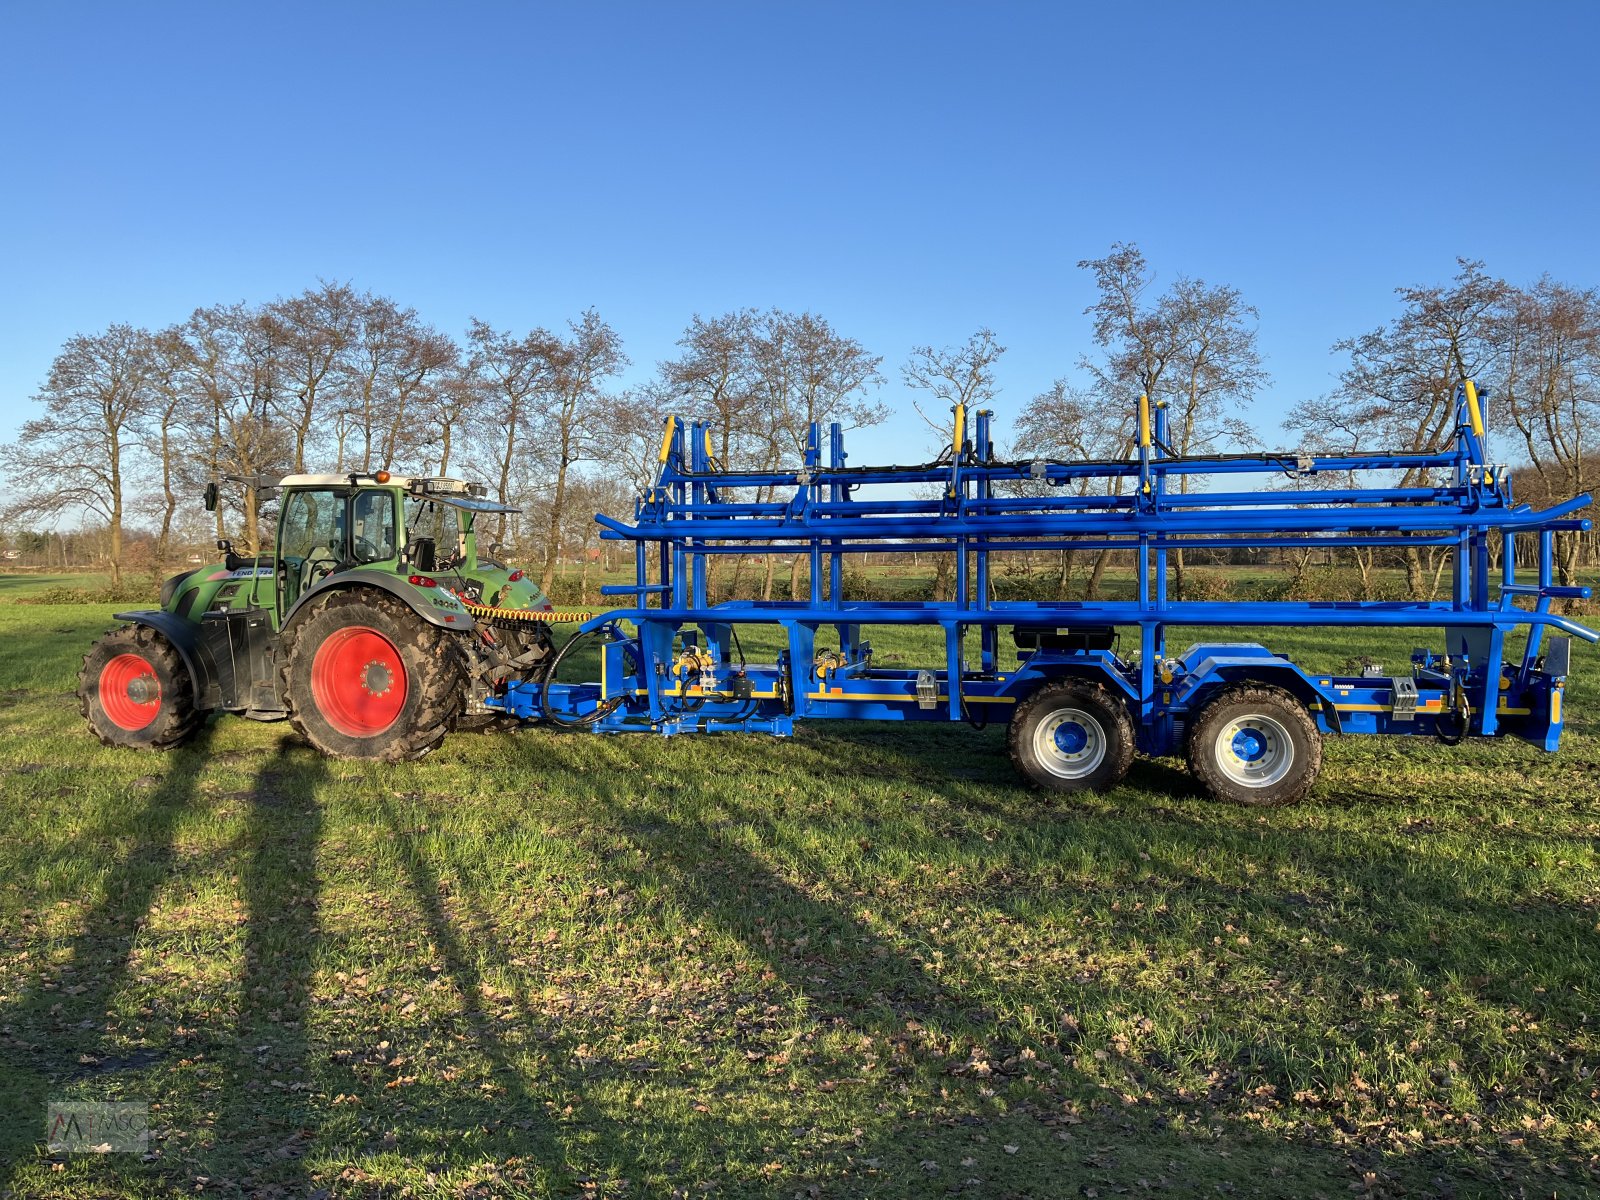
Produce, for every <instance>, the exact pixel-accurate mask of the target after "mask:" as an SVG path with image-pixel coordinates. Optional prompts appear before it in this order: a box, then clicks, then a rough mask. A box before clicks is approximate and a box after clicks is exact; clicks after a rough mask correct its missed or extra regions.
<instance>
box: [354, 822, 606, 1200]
mask: <svg viewBox="0 0 1600 1200" xmlns="http://www.w3.org/2000/svg"><path fill="white" fill-rule="evenodd" d="M376 805H377V810H378V813H379V815H380V816H381V817H382V818H383V821H384V823H385V824H386V825H388V827H389V830H390V832H391V833H392V834H393V836H394V839H395V842H396V846H397V849H398V852H399V855H400V858H401V860H402V862H403V863H404V868H405V872H406V882H407V883H408V884H409V885H410V890H411V894H412V898H413V900H414V901H415V902H416V905H417V908H418V910H419V911H420V912H421V914H422V919H423V921H424V923H425V924H426V926H427V929H428V934H429V937H430V938H431V939H432V941H433V944H434V946H436V947H437V948H438V951H439V954H440V956H441V957H442V958H443V959H444V965H445V970H446V971H447V972H448V973H449V975H450V979H451V982H452V983H453V984H454V985H455V989H456V992H457V994H458V995H459V997H460V999H461V1006H462V1013H463V1017H464V1019H465V1022H466V1025H467V1027H468V1030H469V1032H470V1033H471V1035H472V1044H473V1045H474V1046H476V1047H477V1049H479V1050H480V1051H482V1052H483V1054H484V1055H485V1056H486V1057H487V1058H488V1060H489V1070H490V1074H491V1076H492V1079H493V1082H494V1083H495V1084H497V1085H498V1086H499V1087H500V1088H501V1089H503V1090H504V1094H505V1095H506V1097H508V1101H507V1102H505V1103H499V1102H496V1103H494V1106H493V1112H494V1121H493V1125H494V1128H495V1129H497V1130H501V1131H506V1136H507V1138H508V1141H509V1142H510V1143H512V1144H511V1145H510V1146H508V1147H507V1152H508V1153H512V1154H515V1155H517V1156H519V1157H521V1158H524V1159H529V1160H531V1161H532V1162H533V1163H535V1164H536V1165H537V1168H538V1170H539V1172H540V1173H541V1175H542V1178H541V1179H540V1181H539V1184H540V1190H541V1191H542V1192H553V1191H554V1189H557V1188H570V1187H572V1186H573V1182H572V1178H571V1171H570V1170H569V1168H568V1165H567V1161H566V1155H565V1152H564V1149H563V1146H562V1143H561V1140H560V1138H559V1137H558V1135H557V1133H556V1130H555V1128H554V1127H553V1125H552V1124H551V1121H550V1118H549V1116H548V1114H547V1113H546V1110H545V1106H544V1104H543V1102H542V1101H541V1100H540V1099H539V1098H538V1097H536V1096H534V1095H533V1094H532V1093H531V1092H530V1091H529V1090H528V1086H527V1080H526V1077H525V1075H524V1072H523V1069H522V1068H521V1067H520V1066H519V1065H518V1063H517V1062H516V1061H515V1059H514V1058H513V1055H512V1052H511V1050H510V1048H509V1047H508V1046H507V1045H506V1043H505V1041H504V1039H503V1038H502V1036H501V1034H500V1031H499V1029H498V1027H497V1023H496V1018H495V1015H494V1014H493V1013H490V1012H487V1011H485V1009H484V1006H483V999H482V997H483V992H484V979H483V973H482V971H481V969H480V967H479V962H480V961H481V958H482V952H481V950H480V949H479V948H478V947H475V946H469V945H468V943H467V941H466V940H465V936H464V932H463V930H462V928H461V927H460V926H458V924H457V922H456V920H455V919H454V918H453V917H452V915H451V913H450V911H449V910H448V908H447V907H446V905H445V903H444V901H443V899H442V898H441V897H442V895H443V892H444V890H445V889H444V886H443V884H442V876H441V874H440V872H439V871H438V870H437V869H435V867H434V866H433V865H432V864H431V863H430V862H429V861H428V858H427V856H426V854H425V853H424V852H423V850H422V848H421V847H420V846H418V845H417V843H416V842H415V840H414V839H413V838H412V836H411V832H410V830H408V829H407V828H406V827H405V826H404V825H403V824H402V823H401V821H400V820H399V819H398V817H397V816H396V815H395V812H394V809H393V807H392V806H391V805H390V803H389V801H388V800H387V799H386V798H385V797H383V796H381V795H379V796H377V797H376ZM473 915H474V920H473V921H472V926H474V927H473V928H469V929H467V930H466V931H465V935H470V936H471V937H473V938H474V939H477V940H482V939H485V938H488V937H490V936H492V934H491V930H492V929H493V924H492V922H490V921H488V920H487V919H486V918H485V917H484V916H483V914H481V913H475V914H473ZM517 999H518V1006H519V1008H520V1009H521V1016H522V1025H523V1028H524V1030H525V1031H527V1032H528V1033H529V1034H530V1035H538V1034H539V1033H540V1032H542V1031H540V1030H539V1028H538V1025H539V1023H538V1020H537V1018H536V1016H535V1014H534V1013H533V1012H532V1009H531V1006H530V1005H528V1003H527V1000H526V997H523V996H520V995H519V996H518V997H517ZM570 1060H571V1055H570V1052H568V1053H563V1052H562V1050H561V1048H559V1047H558V1048H557V1049H556V1052H555V1053H554V1054H552V1055H551V1061H561V1062H568V1061H570ZM569 1090H570V1092H571V1093H572V1094H573V1095H574V1096H577V1095H580V1094H581V1086H580V1085H577V1084H574V1085H573V1086H572V1087H571V1088H570V1089H569ZM485 1103H486V1101H485V1098H484V1097H483V1096H482V1094H481V1093H477V1094H474V1095H473V1096H472V1097H471V1102H470V1104H469V1108H470V1109H471V1110H472V1111H473V1113H474V1114H475V1115H474V1118H473V1124H474V1125H475V1126H477V1127H478V1128H484V1127H485V1126H484V1122H483V1121H482V1119H481V1115H482V1107H483V1105H484V1104H485ZM404 1149H406V1150H409V1149H410V1146H409V1145H407V1146H406V1147H405V1148H404ZM418 1149H420V1150H422V1151H423V1152H425V1153H426V1152H437V1150H438V1147H437V1146H433V1145H427V1144H423V1143H421V1142H419V1143H418Z"/></svg>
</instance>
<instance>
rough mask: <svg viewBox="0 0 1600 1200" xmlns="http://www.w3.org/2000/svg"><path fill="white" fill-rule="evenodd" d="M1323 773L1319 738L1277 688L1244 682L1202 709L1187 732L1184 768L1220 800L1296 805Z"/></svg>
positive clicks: (1302, 707)
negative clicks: (1186, 755) (1187, 742)
mask: <svg viewBox="0 0 1600 1200" xmlns="http://www.w3.org/2000/svg"><path fill="white" fill-rule="evenodd" d="M1321 769H1322V735H1321V733H1319V732H1318V731H1317V727H1316V725H1315V724H1314V723H1313V722H1312V720H1311V716H1310V714H1308V713H1307V712H1306V709H1305V705H1303V704H1301V703H1300V701H1299V700H1298V699H1296V698H1295V697H1294V696H1293V695H1292V694H1291V693H1289V692H1286V691H1284V690H1283V689H1282V688H1277V687H1270V686H1268V685H1265V684H1258V683H1245V684H1238V685H1236V686H1234V687H1230V688H1226V689H1225V690H1223V691H1221V692H1219V693H1218V694H1217V696H1216V697H1215V698H1214V699H1213V700H1212V701H1211V702H1210V703H1209V704H1207V705H1206V706H1205V708H1204V709H1203V710H1201V713H1200V719H1199V720H1198V721H1196V722H1195V723H1194V726H1193V727H1192V728H1191V729H1190V731H1189V770H1190V771H1192V772H1193V773H1194V775H1195V777H1196V778H1197V779H1199V780H1200V781H1201V782H1202V783H1204V784H1205V785H1206V787H1207V788H1208V789H1209V790H1210V792H1211V794H1212V795H1213V796H1215V797H1216V798H1217V799H1219V800H1231V801H1233V802H1234V803H1236V804H1248V805H1252V806H1255V807H1258V808H1278V807H1281V806H1283V805H1286V804H1296V803H1298V802H1299V801H1301V800H1304V799H1305V798H1306V796H1307V794H1309V793H1310V791H1311V788H1312V785H1313V784H1315V783H1316V781H1317V773H1318V772H1319V771H1320V770H1321Z"/></svg>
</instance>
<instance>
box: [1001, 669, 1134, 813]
mask: <svg viewBox="0 0 1600 1200" xmlns="http://www.w3.org/2000/svg"><path fill="white" fill-rule="evenodd" d="M1006 749H1007V751H1008V752H1009V753H1010V755H1011V762H1012V764H1013V765H1014V766H1015V767H1016V769H1017V773H1018V774H1019V775H1021V776H1022V777H1023V778H1024V779H1025V780H1027V781H1028V782H1029V783H1031V784H1032V785H1033V786H1034V787H1037V788H1040V789H1041V790H1044V791H1048V792H1084V791H1095V792H1103V791H1106V790H1107V789H1109V788H1113V787H1116V786H1117V784H1119V783H1121V782H1122V778H1123V776H1125V775H1126V774H1127V773H1128V768H1129V767H1130V766H1131V765H1132V764H1133V752H1134V736H1133V720H1132V718H1131V717H1129V715H1128V706H1127V705H1126V704H1124V703H1123V702H1122V701H1121V700H1120V699H1118V698H1117V697H1116V696H1114V695H1112V693H1111V692H1110V691H1108V690H1107V689H1106V688H1104V687H1101V686H1100V685H1099V684H1097V683H1091V682H1089V681H1087V680H1070V681H1065V682H1061V683H1047V684H1045V685H1044V686H1042V687H1040V688H1039V689H1038V690H1037V691H1036V692H1034V693H1033V694H1032V695H1030V696H1029V697H1028V698H1027V699H1025V700H1023V701H1022V702H1021V703H1020V704H1018V705H1017V707H1016V711H1015V712H1013V713H1012V714H1011V727H1010V729H1009V730H1008V731H1007V734H1006Z"/></svg>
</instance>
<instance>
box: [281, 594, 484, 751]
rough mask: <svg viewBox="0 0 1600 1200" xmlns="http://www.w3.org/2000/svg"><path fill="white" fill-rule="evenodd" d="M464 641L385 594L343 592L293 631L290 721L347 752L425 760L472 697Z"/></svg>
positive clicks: (327, 746)
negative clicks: (466, 697)
mask: <svg viewBox="0 0 1600 1200" xmlns="http://www.w3.org/2000/svg"><path fill="white" fill-rule="evenodd" d="M458 638H459V635H456V634H451V633H449V632H447V631H444V630H440V629H437V628H435V627H434V626H432V625H429V624H428V623H427V622H426V621H424V620H423V619H422V618H421V617H419V616H417V614H416V613H415V612H413V611H412V610H411V609H410V608H409V607H407V606H406V605H405V604H404V603H402V602H401V601H399V600H396V599H394V598H393V597H391V596H388V595H385V594H383V593H381V592H373V591H348V592H335V593H334V594H333V595H331V596H329V597H328V599H327V600H326V601H324V602H323V603H322V604H321V605H319V606H318V607H317V609H316V610H315V611H314V612H312V613H310V614H309V615H307V616H305V617H303V618H302V619H301V620H299V621H296V622H295V626H294V628H293V629H292V630H291V631H290V647H289V658H288V662H287V664H286V665H285V667H284V677H285V685H286V686H285V690H286V692H287V694H288V697H289V716H290V720H292V721H293V722H294V727H295V728H296V729H297V730H299V731H300V733H301V735H302V736H303V737H304V738H305V739H306V740H307V741H308V742H310V743H311V744H312V745H313V746H315V747H316V748H317V749H318V750H321V751H322V752H323V753H324V754H331V755H333V756H335V757H337V758H367V759H377V760H380V761H383V762H400V761H403V760H406V759H412V758H421V757H422V756H423V755H424V754H427V753H428V752H429V751H430V750H433V749H435V748H436V747H437V746H438V745H439V743H440V742H442V741H443V740H444V735H445V733H446V731H447V730H448V729H449V728H450V725H451V723H452V721H453V720H454V719H455V718H456V716H457V715H458V714H459V713H460V711H461V707H462V704H463V701H464V698H465V696H466V689H467V672H466V656H465V654H464V653H463V651H462V648H461V645H460V642H459V640H458Z"/></svg>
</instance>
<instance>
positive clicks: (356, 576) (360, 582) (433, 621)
mask: <svg viewBox="0 0 1600 1200" xmlns="http://www.w3.org/2000/svg"><path fill="white" fill-rule="evenodd" d="M353 588H376V589H378V590H379V591H383V592H388V593H389V594H390V595H391V596H394V597H396V598H398V599H400V600H404V601H405V602H406V604H408V605H410V607H411V609H412V611H413V612H415V613H416V614H417V615H418V616H419V617H421V618H422V619H423V620H424V621H426V622H428V624H430V625H437V626H439V627H440V628H441V629H450V630H455V631H456V632H459V633H467V632H470V631H471V630H472V629H473V628H474V627H475V622H474V621H473V619H472V614H471V613H469V612H468V611H467V607H466V605H464V604H462V603H461V601H459V600H457V599H456V598H455V595H454V594H453V593H451V592H449V591H446V590H445V589H444V588H421V587H416V586H415V585H413V584H411V583H409V582H407V581H406V580H405V578H403V577H402V576H398V575H393V574H391V573H389V572H388V571H360V570H358V571H340V572H338V573H336V574H333V575H329V576H328V577H327V578H326V579H324V580H322V581H321V582H320V583H318V584H317V585H316V586H315V587H312V588H308V589H307V590H306V591H305V592H304V593H303V594H302V595H301V596H300V598H299V599H298V600H296V601H295V602H294V605H293V607H291V608H290V609H289V611H288V612H286V613H284V614H283V620H282V622H280V624H279V628H280V629H288V628H289V625H290V623H291V622H292V621H294V619H295V618H296V616H297V615H298V614H299V613H301V612H302V611H304V610H305V608H306V607H307V606H308V605H309V604H311V603H312V602H313V601H315V600H317V599H318V598H319V597H322V596H326V595H328V594H329V593H330V592H343V591H349V590H351V589H353Z"/></svg>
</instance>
